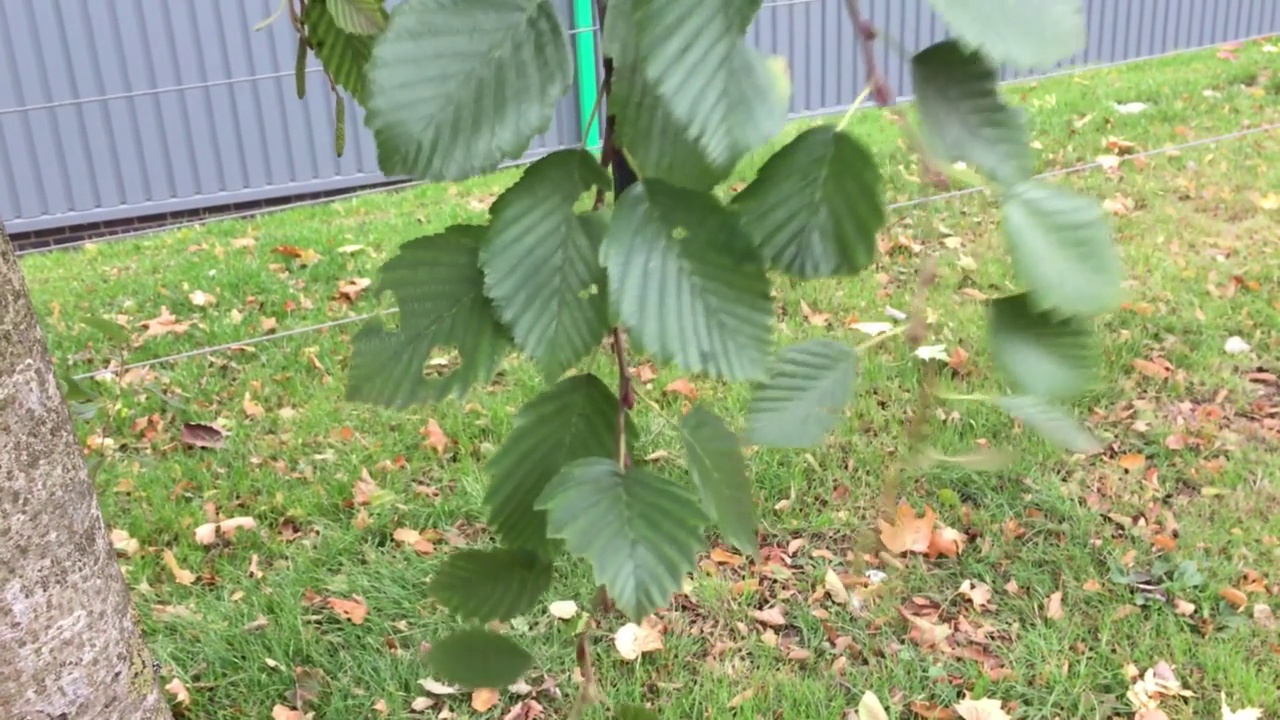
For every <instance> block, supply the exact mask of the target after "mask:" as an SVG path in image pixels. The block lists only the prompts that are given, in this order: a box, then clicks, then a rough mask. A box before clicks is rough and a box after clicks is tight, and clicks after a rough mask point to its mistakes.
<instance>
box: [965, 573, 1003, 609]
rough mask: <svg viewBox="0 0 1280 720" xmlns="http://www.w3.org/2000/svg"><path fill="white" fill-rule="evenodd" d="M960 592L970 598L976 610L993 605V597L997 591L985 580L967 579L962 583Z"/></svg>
mask: <svg viewBox="0 0 1280 720" xmlns="http://www.w3.org/2000/svg"><path fill="white" fill-rule="evenodd" d="M960 594H961V595H963V596H965V597H967V598H969V602H971V603H973V609H974V610H983V609H985V608H988V607H990V606H991V597H992V596H993V595H994V594H995V592H994V591H993V590H992V589H991V586H990V585H988V584H986V583H984V582H977V581H974V580H965V581H964V582H963V583H961V584H960Z"/></svg>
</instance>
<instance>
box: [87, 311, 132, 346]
mask: <svg viewBox="0 0 1280 720" xmlns="http://www.w3.org/2000/svg"><path fill="white" fill-rule="evenodd" d="M80 322H82V323H84V324H85V325H86V326H88V327H89V328H91V329H93V330H97V331H98V332H100V333H102V334H103V335H106V336H107V339H108V340H111V341H112V342H118V343H127V342H129V328H126V327H125V326H123V325H121V324H120V323H118V322H114V321H111V320H104V319H102V318H100V317H97V316H95V315H85V316H84V317H82V318H80Z"/></svg>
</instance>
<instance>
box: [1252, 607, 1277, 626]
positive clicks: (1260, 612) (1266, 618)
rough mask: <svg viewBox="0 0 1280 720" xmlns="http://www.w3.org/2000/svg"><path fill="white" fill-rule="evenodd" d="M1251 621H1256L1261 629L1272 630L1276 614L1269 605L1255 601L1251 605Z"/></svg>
mask: <svg viewBox="0 0 1280 720" xmlns="http://www.w3.org/2000/svg"><path fill="white" fill-rule="evenodd" d="M1253 621H1254V622H1256V623H1258V627H1260V628H1262V629H1263V630H1274V629H1275V628H1276V616H1275V613H1274V612H1273V611H1272V610H1271V606H1270V605H1263V604H1262V603H1255V604H1254V606H1253Z"/></svg>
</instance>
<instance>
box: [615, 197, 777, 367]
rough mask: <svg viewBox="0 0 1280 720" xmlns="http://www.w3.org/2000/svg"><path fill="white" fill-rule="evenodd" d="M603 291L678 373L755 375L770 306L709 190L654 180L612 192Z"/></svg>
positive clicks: (758, 263) (751, 251)
mask: <svg viewBox="0 0 1280 720" xmlns="http://www.w3.org/2000/svg"><path fill="white" fill-rule="evenodd" d="M602 255H603V256H604V261H605V262H604V264H605V267H607V268H608V270H609V282H610V286H609V296H610V301H611V302H612V303H613V304H614V307H615V308H616V310H617V313H618V316H619V317H620V318H621V320H622V322H623V323H624V324H626V325H627V327H628V328H629V329H630V332H631V334H632V335H633V336H634V337H635V339H636V340H638V341H639V343H640V344H641V345H642V346H644V348H645V349H646V350H647V351H649V352H651V353H653V354H654V355H655V356H657V357H658V358H661V359H663V360H671V361H674V362H675V363H676V364H677V365H679V366H680V367H681V368H682V369H683V370H685V371H688V372H707V373H709V374H711V375H714V376H717V377H720V378H724V379H728V380H744V379H754V378H758V377H760V376H762V375H763V374H764V371H765V368H766V366H767V363H768V356H769V349H770V347H771V346H772V332H773V323H774V314H773V303H772V301H770V299H769V278H768V276H766V275H765V269H764V263H763V262H762V260H761V259H760V255H759V253H758V252H757V250H756V248H755V247H754V245H753V244H752V241H751V238H750V237H749V236H748V235H747V234H746V232H744V231H743V230H742V228H741V226H740V225H739V224H738V221H737V219H736V218H734V217H733V215H731V214H730V213H729V211H728V210H726V209H725V208H724V207H723V206H721V205H720V203H719V202H718V201H717V200H716V199H715V197H714V196H712V195H711V194H709V193H704V192H699V191H695V190H689V189H685V188H680V187H676V186H674V185H669V184H667V183H664V182H662V181H659V180H646V181H643V182H641V183H636V184H635V185H633V186H631V188H629V189H628V190H627V191H626V192H624V193H623V194H622V197H621V199H620V200H619V201H618V204H617V207H616V208H615V209H614V213H613V223H612V225H610V227H609V232H608V234H607V235H606V236H605V240H604V247H603V248H602Z"/></svg>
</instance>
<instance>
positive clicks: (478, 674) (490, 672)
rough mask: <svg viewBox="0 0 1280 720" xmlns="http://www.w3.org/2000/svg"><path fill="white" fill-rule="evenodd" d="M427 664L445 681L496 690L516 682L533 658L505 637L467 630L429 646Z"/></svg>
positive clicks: (474, 629)
mask: <svg viewBox="0 0 1280 720" xmlns="http://www.w3.org/2000/svg"><path fill="white" fill-rule="evenodd" d="M427 664H428V665H429V666H430V667H431V668H432V670H433V671H434V673H435V675H437V676H438V677H440V678H442V679H443V680H444V681H445V682H449V683H453V684H455V685H461V686H463V687H467V688H482V687H489V688H500V687H506V686H507V685H510V684H511V683H513V682H515V681H516V680H519V679H520V676H521V675H522V674H524V672H525V671H526V670H528V669H529V666H531V665H532V664H533V656H532V655H530V654H529V652H528V651H527V650H525V649H524V648H522V647H520V646H519V645H517V644H516V643H515V641H513V640H511V639H510V638H508V637H506V636H503V635H499V634H497V633H495V632H490V631H488V630H483V629H481V628H469V629H466V630H460V631H458V632H456V633H454V634H452V635H449V636H447V637H443V638H441V639H439V640H437V641H435V642H433V643H431V650H429V651H428V652H427Z"/></svg>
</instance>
